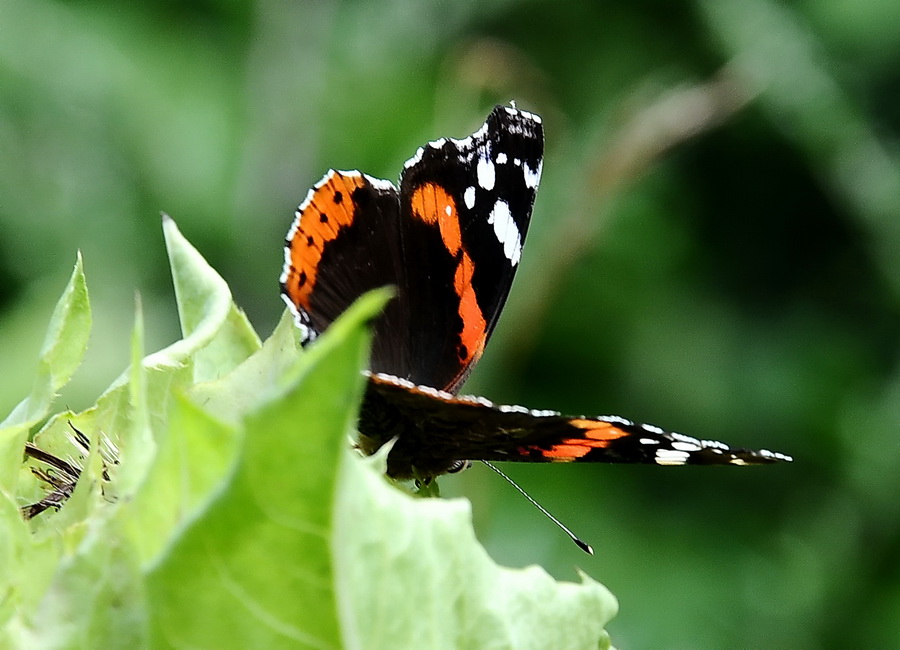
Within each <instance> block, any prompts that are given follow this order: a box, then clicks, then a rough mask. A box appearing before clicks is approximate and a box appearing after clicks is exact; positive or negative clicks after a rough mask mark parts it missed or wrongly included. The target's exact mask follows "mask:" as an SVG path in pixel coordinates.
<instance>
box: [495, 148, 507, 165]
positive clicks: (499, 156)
mask: <svg viewBox="0 0 900 650" xmlns="http://www.w3.org/2000/svg"><path fill="white" fill-rule="evenodd" d="M506 161H507V158H506V154H505V153H503V152H502V151H501V152H500V153H498V154H497V164H498V165H505V164H506Z"/></svg>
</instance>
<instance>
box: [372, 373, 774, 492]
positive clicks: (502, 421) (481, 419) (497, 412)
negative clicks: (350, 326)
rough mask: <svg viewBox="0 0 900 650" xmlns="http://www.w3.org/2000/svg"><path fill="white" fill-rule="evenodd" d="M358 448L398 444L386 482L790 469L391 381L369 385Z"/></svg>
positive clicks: (658, 433) (660, 433) (629, 428)
mask: <svg viewBox="0 0 900 650" xmlns="http://www.w3.org/2000/svg"><path fill="white" fill-rule="evenodd" d="M359 429H360V439H359V443H358V446H359V448H360V449H361V450H362V451H363V452H364V453H367V454H372V453H374V452H375V451H376V450H378V449H379V448H381V446H382V445H384V444H385V443H386V442H388V441H389V440H393V439H396V440H395V442H394V446H393V448H392V449H391V452H390V454H389V455H388V474H389V475H390V476H392V477H394V478H398V479H408V478H413V477H415V478H420V479H421V478H428V477H433V476H438V475H440V474H443V473H445V472H447V471H448V470H450V469H451V468H453V467H455V466H458V464H459V461H466V460H489V461H520V462H537V463H540V462H551V463H559V462H582V463H584V462H587V463H648V464H655V465H760V464H766V463H774V462H779V461H790V460H791V458H790V456H785V455H784V454H779V453H777V452H771V451H767V450H764V449H763V450H759V451H754V450H750V449H734V448H731V447H729V446H728V445H726V444H724V443H721V442H717V441H715V440H699V439H697V438H692V437H690V436H685V435H682V434H680V433H674V432H670V431H664V430H663V429H660V428H659V427H655V426H652V425H648V424H636V423H634V422H631V421H629V420H626V419H624V418H621V417H618V416H599V417H567V416H564V415H560V414H559V413H556V412H554V411H535V410H531V409H526V408H524V407H521V406H500V405H496V404H493V403H491V402H489V401H488V400H486V399H484V398H478V397H455V396H454V395H451V394H450V393H447V392H444V391H438V390H435V389H433V388H429V387H427V386H415V385H413V384H411V383H409V382H406V381H402V380H398V379H397V378H396V377H390V376H387V375H372V376H370V377H369V382H368V386H367V389H366V395H365V399H364V401H363V407H362V413H361V415H360V422H359Z"/></svg>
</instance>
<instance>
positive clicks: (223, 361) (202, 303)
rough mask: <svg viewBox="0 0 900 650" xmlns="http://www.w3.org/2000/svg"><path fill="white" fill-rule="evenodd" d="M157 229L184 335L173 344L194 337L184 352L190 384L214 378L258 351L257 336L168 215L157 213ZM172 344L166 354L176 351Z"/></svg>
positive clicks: (221, 280) (221, 281)
mask: <svg viewBox="0 0 900 650" xmlns="http://www.w3.org/2000/svg"><path fill="white" fill-rule="evenodd" d="M163 232H164V233H165V237H166V247H167V249H168V251H169V263H170V265H171V267H172V281H173V283H174V285H175V300H176V302H177V304H178V316H179V318H180V320H181V331H182V334H183V336H184V338H183V339H182V341H179V343H186V344H187V343H188V341H191V339H195V340H193V341H191V344H190V346H189V347H190V349H189V350H185V352H186V353H191V352H193V354H192V355H191V357H190V359H191V363H192V365H193V368H194V381H195V382H196V383H200V382H203V381H209V380H212V379H216V378H218V377H221V376H222V375H224V374H225V373H227V372H228V371H230V370H231V369H232V368H234V367H235V366H236V365H237V364H239V363H240V362H241V361H243V360H244V359H246V358H247V357H248V356H249V355H250V354H252V353H253V352H255V351H256V350H257V349H259V346H260V341H259V337H258V336H257V335H256V332H255V331H254V330H253V328H252V327H251V326H250V323H249V322H248V321H247V317H246V316H245V315H244V313H243V312H241V311H240V310H238V309H237V308H236V307H235V306H234V303H233V302H232V300H231V290H230V289H229V288H228V285H227V284H226V282H225V280H223V279H222V278H221V277H220V276H219V274H218V273H216V271H215V270H214V269H213V268H212V267H211V266H210V265H209V263H207V261H206V260H205V259H203V256H202V255H200V253H199V252H197V249H195V248H194V247H193V246H191V245H190V243H188V241H187V240H186V239H185V238H184V236H183V235H182V234H181V232H180V231H179V230H178V227H177V226H176V225H175V222H174V221H173V220H172V219H171V218H169V217H168V216H164V217H163ZM177 345H178V343H176V344H175V346H177ZM175 346H171V347H170V348H169V350H170V352H176V351H177V350H174V349H173V348H174V347H175Z"/></svg>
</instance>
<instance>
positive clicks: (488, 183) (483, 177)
mask: <svg viewBox="0 0 900 650" xmlns="http://www.w3.org/2000/svg"><path fill="white" fill-rule="evenodd" d="M475 170H476V173H477V174H478V184H479V185H480V186H481V187H482V188H484V189H486V190H492V189H494V181H496V180H497V179H496V175H495V173H494V172H495V170H494V163H493V161H492V160H491V159H490V158H488V157H481V158H479V159H478V165H477V166H476V167H475Z"/></svg>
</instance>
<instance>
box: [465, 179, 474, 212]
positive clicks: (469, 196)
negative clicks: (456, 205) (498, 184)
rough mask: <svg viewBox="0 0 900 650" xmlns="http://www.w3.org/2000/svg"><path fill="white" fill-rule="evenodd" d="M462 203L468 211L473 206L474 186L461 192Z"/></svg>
mask: <svg viewBox="0 0 900 650" xmlns="http://www.w3.org/2000/svg"><path fill="white" fill-rule="evenodd" d="M463 201H465V202H466V207H467V208H469V209H470V210H471V209H472V208H473V207H474V206H475V186H474V185H473V186H471V187H467V188H466V191H465V192H463Z"/></svg>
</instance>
